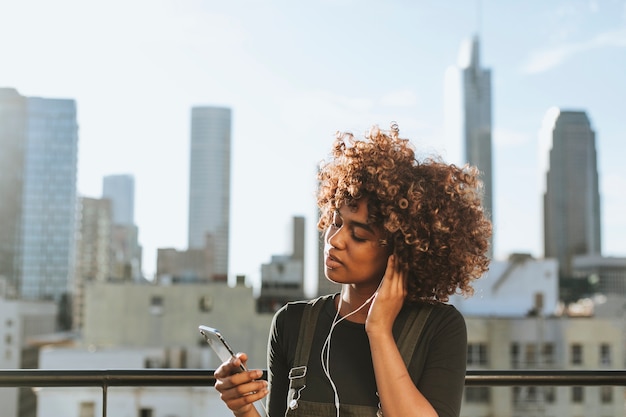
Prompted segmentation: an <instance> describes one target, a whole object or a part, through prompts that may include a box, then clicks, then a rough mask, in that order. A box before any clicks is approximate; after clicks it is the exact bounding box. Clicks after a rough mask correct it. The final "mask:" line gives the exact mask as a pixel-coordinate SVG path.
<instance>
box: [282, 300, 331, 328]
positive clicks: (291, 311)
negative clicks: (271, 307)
mask: <svg viewBox="0 0 626 417" xmlns="http://www.w3.org/2000/svg"><path fill="white" fill-rule="evenodd" d="M333 297H334V294H329V295H323V296H320V297H317V298H313V299H310V300H298V301H290V302H288V303H287V304H285V305H284V306H282V307H281V308H280V309H279V310H278V311H277V312H276V314H275V315H274V320H275V321H276V322H281V323H284V322H289V323H292V322H299V321H300V319H301V318H302V314H303V313H304V309H305V307H307V306H313V305H316V304H318V303H321V305H322V306H323V305H324V304H326V303H328V302H330V300H332V298H333Z"/></svg>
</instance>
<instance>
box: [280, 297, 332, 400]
mask: <svg viewBox="0 0 626 417" xmlns="http://www.w3.org/2000/svg"><path fill="white" fill-rule="evenodd" d="M328 297H331V296H322V297H318V298H315V299H313V300H311V301H309V302H308V303H306V305H305V306H304V311H303V312H302V319H301V320H300V332H299V334H298V343H297V345H296V354H295V357H294V361H293V368H291V370H290V371H289V395H288V402H287V404H288V406H289V408H291V409H295V408H297V407H298V399H299V398H300V391H301V390H302V389H303V388H304V387H305V386H306V371H307V364H308V363H309V353H310V352H311V344H312V343H313V336H314V335H315V326H316V325H317V317H318V316H319V314H320V311H321V310H322V307H324V302H325V301H326V300H327V299H328Z"/></svg>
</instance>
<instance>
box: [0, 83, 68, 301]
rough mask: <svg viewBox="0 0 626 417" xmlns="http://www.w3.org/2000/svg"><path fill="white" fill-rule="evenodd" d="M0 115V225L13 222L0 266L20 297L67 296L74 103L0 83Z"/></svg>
mask: <svg viewBox="0 0 626 417" xmlns="http://www.w3.org/2000/svg"><path fill="white" fill-rule="evenodd" d="M11 115H12V116H11ZM13 117H14V118H13ZM0 119H1V120H2V123H0V126H2V127H1V128H0V144H1V145H2V149H1V152H0V155H3V156H2V161H3V162H5V161H4V159H7V161H6V162H8V164H7V165H4V164H3V165H2V167H3V171H5V172H4V173H3V177H5V178H3V180H2V183H1V184H0V201H1V202H2V203H1V204H0V214H2V216H3V217H2V218H0V223H2V224H3V226H2V228H3V229H6V228H7V227H8V226H7V224H6V222H7V221H14V222H15V223H14V226H12V227H8V229H11V230H8V232H9V234H7V235H5V236H2V237H1V238H0V239H1V242H2V243H1V245H2V251H1V253H2V256H3V257H6V256H7V254H8V253H12V262H11V263H10V264H9V265H10V266H9V268H6V267H3V269H5V271H3V272H2V273H6V274H8V275H9V276H8V278H9V282H10V283H11V284H12V286H13V287H14V288H15V289H16V291H17V293H18V294H19V296H21V297H22V298H24V299H54V300H57V301H58V300H62V299H67V297H68V295H69V294H70V293H71V290H72V285H73V282H72V281H73V277H74V250H75V228H76V205H77V200H76V171H77V153H78V124H77V121H76V103H75V101H74V100H68V99H49V98H39V97H22V96H20V95H19V93H18V92H17V91H15V90H14V89H0ZM5 121H6V122H7V123H6V124H5V123H4V122H5ZM5 152H6V153H5ZM5 155H6V156H5ZM7 178H8V179H7ZM6 214H8V217H5V215H6Z"/></svg>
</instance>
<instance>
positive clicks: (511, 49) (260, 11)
mask: <svg viewBox="0 0 626 417" xmlns="http://www.w3.org/2000/svg"><path fill="white" fill-rule="evenodd" d="M33 10H37V11H38V12H37V13H36V14H33V12H32V11H33ZM70 10H71V13H69V11H70ZM481 14H482V15H481V18H480V19H478V18H477V17H476V7H475V5H474V4H473V3H472V2H469V3H468V2H463V1H460V0H457V1H454V2H451V3H446V4H445V5H444V4H422V3H418V4H408V3H406V2H403V1H393V2H388V3H385V4H384V5H383V4H378V3H376V2H371V1H366V2H356V1H350V0H343V1H320V2H318V3H315V4H297V5H296V4H292V3H290V2H287V1H270V2H264V3H246V4H242V3H239V2H232V3H228V4H226V3H220V4H199V3H196V2H193V1H183V2H177V3H173V2H167V1H157V2H152V3H147V2H133V3H122V2H121V1H112V2H109V3H107V4H102V5H87V4H83V3H81V2H79V1H75V0H61V1H60V2H57V3H54V4H49V3H47V2H43V1H40V0H31V1H25V2H19V3H13V4H11V5H10V6H9V5H8V4H3V5H0V16H2V17H3V19H2V20H3V24H2V25H0V47H1V48H2V50H3V51H4V64H3V68H2V69H1V70H0V86H3V87H13V88H16V89H17V90H18V91H19V92H20V94H22V95H24V96H39V97H55V98H64V97H67V98H71V99H75V100H76V103H77V117H78V123H79V129H80V131H79V159H78V161H79V172H78V175H79V178H78V189H79V192H80V194H81V195H83V196H88V197H97V196H100V195H101V189H100V188H101V183H102V178H103V177H104V176H106V175H111V174H118V173H131V174H133V175H134V177H135V179H136V214H135V218H136V223H137V226H138V227H139V239H140V242H141V244H142V246H143V247H144V267H145V268H144V271H145V272H146V273H147V274H148V276H150V275H151V273H153V272H154V269H155V266H156V248H159V247H176V248H184V247H185V246H186V242H187V227H186V225H187V221H188V218H187V209H188V207H187V202H188V195H187V193H188V172H189V169H188V163H189V161H188V155H189V153H188V152H189V137H190V132H189V130H190V121H189V112H190V109H191V108H192V107H194V106H198V105H200V106H204V105H209V106H225V107H229V108H232V109H233V116H232V117H233V119H232V120H233V137H232V140H233V151H232V202H231V242H230V247H231V250H230V253H231V256H230V270H231V273H232V274H246V275H249V276H251V277H253V278H254V276H255V275H256V276H258V275H259V274H260V266H261V264H263V263H266V262H268V261H269V260H270V258H271V255H272V254H282V253H288V251H289V247H288V246H289V242H290V239H289V237H288V236H289V227H290V221H291V219H292V217H293V216H295V215H303V216H305V217H306V224H307V248H306V250H307V254H308V255H307V270H311V269H313V270H314V271H315V268H316V265H315V263H314V262H313V259H314V258H311V256H310V254H311V253H313V254H314V253H315V252H316V250H317V245H316V244H315V242H316V241H317V235H316V233H315V228H314V227H315V223H316V221H315V218H316V208H315V200H314V190H315V170H316V166H317V163H318V162H319V160H321V159H322V158H323V157H324V156H325V155H326V154H327V152H328V150H329V149H330V144H331V141H332V138H333V134H334V132H335V130H345V129H348V130H353V131H355V132H356V133H360V132H363V131H365V130H366V129H367V128H368V127H369V125H371V124H373V123H377V124H379V125H380V126H381V127H383V128H384V127H387V126H388V125H389V123H390V122H391V121H396V122H398V124H399V126H400V132H401V135H402V136H405V137H408V138H410V139H411V140H412V141H413V142H414V143H415V145H416V147H417V149H418V153H419V154H428V153H431V152H437V153H441V154H442V155H443V157H444V158H445V159H450V156H451V155H454V154H455V152H456V150H455V149H452V148H450V147H448V148H445V147H444V146H443V142H442V140H443V131H444V125H443V114H444V108H443V83H444V73H445V70H446V68H447V67H449V66H450V65H453V64H455V63H456V62H457V55H458V50H459V47H460V45H461V43H462V42H463V41H464V40H465V39H467V38H471V37H472V36H473V35H475V34H478V36H479V39H480V44H481V66H483V67H485V68H489V69H490V70H491V71H492V93H493V103H492V106H493V128H494V131H493V146H494V148H493V152H494V153H493V164H494V166H493V172H494V212H495V216H496V219H495V220H496V222H497V223H496V224H495V235H494V236H495V238H496V241H495V243H494V246H495V248H496V253H495V256H496V258H503V257H506V255H507V254H508V253H510V252H529V253H531V254H533V255H535V256H538V257H540V256H542V254H543V248H542V241H543V232H542V230H543V229H542V225H543V219H542V215H541V211H542V205H541V195H542V193H543V190H542V189H541V182H542V177H543V176H544V175H545V173H544V172H541V171H540V161H541V159H542V158H546V157H547V156H546V155H542V154H540V151H541V150H540V149H539V140H538V131H539V129H540V127H541V123H542V119H543V116H544V114H545V113H546V111H547V110H548V108H550V107H553V106H556V107H560V108H562V109H565V110H583V111H585V112H586V113H587V114H588V116H589V118H590V120H591V124H592V126H593V128H594V130H595V131H596V143H597V147H598V168H599V179H600V198H601V199H602V204H601V209H602V229H603V230H602V239H603V242H602V248H603V253H604V254H605V255H612V256H624V255H626V243H625V240H624V239H623V236H624V235H625V234H626V219H625V218H624V216H623V213H624V212H626V196H624V193H623V190H624V189H626V175H625V174H624V173H623V170H622V169H621V158H622V156H621V155H623V154H624V150H625V145H624V143H623V137H624V130H625V129H624V127H623V122H622V118H623V116H622V112H623V111H622V110H620V109H621V108H622V107H623V103H622V101H623V99H622V97H624V96H626V80H625V78H626V77H624V75H623V68H626V54H624V53H623V52H624V49H626V7H625V2H624V1H597V2H582V1H580V2H579V1H577V2H571V1H557V2H550V3H544V2H541V1H538V0H535V1H530V2H524V3H515V4H503V3H502V2H496V1H483V2H482V5H481ZM478 20H480V24H477V21H478ZM512 21H515V23H516V24H515V25H513V24H511V22H512ZM268 22H271V24H268ZM111 28H115V30H111ZM517 28H520V29H517ZM528 28H533V29H532V30H528ZM25 52H26V53H25ZM458 146H460V144H458ZM311 279H312V278H311V277H310V276H309V280H311Z"/></svg>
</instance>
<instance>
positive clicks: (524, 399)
mask: <svg viewBox="0 0 626 417" xmlns="http://www.w3.org/2000/svg"><path fill="white" fill-rule="evenodd" d="M537 398H538V395H537V387H513V403H514V404H521V403H535V402H537Z"/></svg>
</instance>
